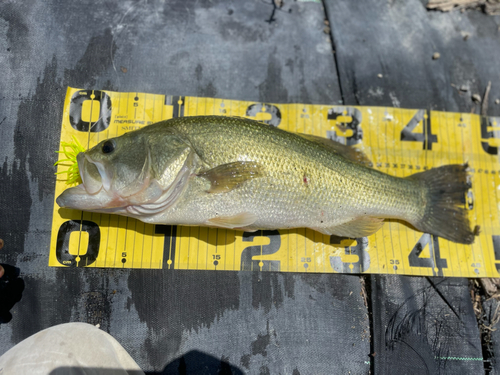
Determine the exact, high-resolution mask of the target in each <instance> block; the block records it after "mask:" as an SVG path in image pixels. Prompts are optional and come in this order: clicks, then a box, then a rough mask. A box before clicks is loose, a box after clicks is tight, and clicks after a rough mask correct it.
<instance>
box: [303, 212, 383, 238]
mask: <svg viewBox="0 0 500 375" xmlns="http://www.w3.org/2000/svg"><path fill="white" fill-rule="evenodd" d="M382 225H384V219H380V218H378V217H368V216H366V217H361V218H358V219H354V220H352V221H349V222H347V223H345V224H341V225H337V226H335V227H331V228H312V229H314V230H317V231H318V232H321V233H323V234H326V235H329V236H331V235H335V236H339V237H348V238H360V237H367V236H370V235H372V234H373V233H375V232H376V231H378V230H379V229H380V228H382Z"/></svg>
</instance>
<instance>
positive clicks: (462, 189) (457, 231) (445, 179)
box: [408, 164, 479, 244]
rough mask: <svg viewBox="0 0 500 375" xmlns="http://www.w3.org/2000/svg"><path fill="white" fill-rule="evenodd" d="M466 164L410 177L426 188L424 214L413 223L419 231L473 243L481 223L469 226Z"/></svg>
mask: <svg viewBox="0 0 500 375" xmlns="http://www.w3.org/2000/svg"><path fill="white" fill-rule="evenodd" d="M467 168H468V165H467V164H463V165H461V164H453V165H444V166H442V167H438V168H433V169H430V170H428V171H425V172H421V173H416V174H414V175H411V176H409V177H408V179H411V180H414V181H420V182H421V183H422V184H423V185H424V186H425V188H426V198H425V201H426V207H425V211H424V215H423V216H422V217H421V219H420V220H418V221H417V222H413V223H412V224H413V225H414V226H415V227H416V228H417V229H418V230H420V231H422V232H425V233H432V234H435V235H437V236H439V237H442V238H445V239H447V240H450V241H453V242H458V243H462V244H472V243H473V242H474V238H475V236H477V235H478V234H479V226H476V227H475V228H474V229H473V230H471V229H470V223H469V218H468V212H467V210H466V209H465V202H466V200H465V197H466V193H467V190H469V189H470V188H471V187H472V184H471V182H470V179H469V175H468V174H467Z"/></svg>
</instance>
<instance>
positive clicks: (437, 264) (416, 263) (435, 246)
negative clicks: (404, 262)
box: [408, 233, 448, 276]
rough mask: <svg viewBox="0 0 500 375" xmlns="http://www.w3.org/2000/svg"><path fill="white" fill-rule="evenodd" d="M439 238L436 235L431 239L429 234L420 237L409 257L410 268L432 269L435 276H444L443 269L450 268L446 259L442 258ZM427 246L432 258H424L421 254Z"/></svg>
mask: <svg viewBox="0 0 500 375" xmlns="http://www.w3.org/2000/svg"><path fill="white" fill-rule="evenodd" d="M438 238H439V237H438V236H434V235H432V238H431V235H430V234H429V233H424V234H423V235H422V237H420V239H419V240H418V242H417V243H416V244H415V246H414V247H413V249H412V250H411V252H410V255H408V261H409V263H410V267H426V268H431V269H432V274H433V276H443V268H448V262H447V261H446V259H442V258H441V254H440V251H439V239H438ZM431 239H432V241H431ZM426 246H429V254H430V256H429V258H422V257H421V256H420V254H422V251H424V249H425V247H426ZM436 269H437V271H436Z"/></svg>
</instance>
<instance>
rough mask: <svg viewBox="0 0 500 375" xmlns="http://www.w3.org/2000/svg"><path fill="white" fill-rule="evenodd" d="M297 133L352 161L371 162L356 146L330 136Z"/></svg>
mask: <svg viewBox="0 0 500 375" xmlns="http://www.w3.org/2000/svg"><path fill="white" fill-rule="evenodd" d="M297 134H298V135H300V136H301V137H302V138H305V139H307V140H309V141H311V142H314V143H316V144H319V145H321V146H323V147H325V148H327V149H329V150H330V151H332V152H335V153H336V154H339V155H341V156H343V157H344V158H346V159H349V160H350V161H354V162H356V163H359V164H363V165H370V164H371V161H370V159H368V156H366V155H365V154H364V153H363V152H362V151H360V150H358V149H357V148H355V147H351V146H346V145H343V144H342V143H339V142H335V141H333V140H331V139H328V138H323V137H318V136H316V135H311V134H302V133H297Z"/></svg>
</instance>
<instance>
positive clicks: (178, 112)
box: [165, 95, 185, 118]
mask: <svg viewBox="0 0 500 375" xmlns="http://www.w3.org/2000/svg"><path fill="white" fill-rule="evenodd" d="M184 102H185V100H184V98H183V97H182V96H172V95H165V105H171V106H173V107H174V108H173V111H172V117H174V118H175V117H183V116H184V104H185V103H184Z"/></svg>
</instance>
